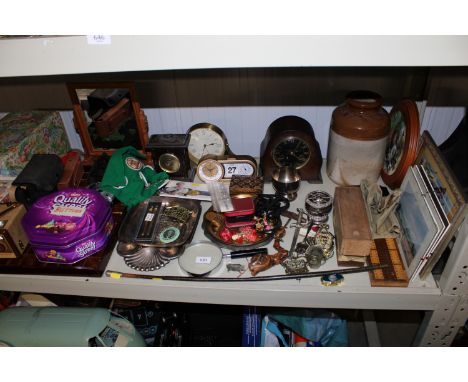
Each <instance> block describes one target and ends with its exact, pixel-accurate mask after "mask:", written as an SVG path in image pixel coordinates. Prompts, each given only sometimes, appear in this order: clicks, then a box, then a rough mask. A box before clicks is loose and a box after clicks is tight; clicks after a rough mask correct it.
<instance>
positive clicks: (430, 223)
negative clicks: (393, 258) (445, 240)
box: [396, 167, 445, 280]
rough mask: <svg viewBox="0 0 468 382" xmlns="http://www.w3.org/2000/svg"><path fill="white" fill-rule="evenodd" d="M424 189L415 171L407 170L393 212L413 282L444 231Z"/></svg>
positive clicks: (412, 169)
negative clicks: (397, 202)
mask: <svg viewBox="0 0 468 382" xmlns="http://www.w3.org/2000/svg"><path fill="white" fill-rule="evenodd" d="M423 187H424V186H423V185H422V180H421V179H420V175H419V174H418V173H417V169H416V168H414V167H410V168H409V170H408V172H407V174H406V176H405V178H404V179H403V183H402V184H401V196H400V202H399V206H398V207H397V209H396V214H397V217H398V220H399V222H400V227H401V231H402V232H401V236H400V244H401V249H402V255H403V258H404V260H405V262H406V271H407V273H408V276H409V277H410V280H414V279H415V278H416V276H417V275H418V270H420V269H421V264H423V263H424V262H425V261H427V259H428V257H429V256H431V254H432V250H433V248H434V244H435V243H436V242H437V240H439V239H440V236H441V235H442V233H443V231H444V229H445V226H444V224H443V221H442V219H441V218H440V216H438V215H437V214H436V213H435V206H433V205H430V203H431V202H432V201H431V200H430V199H429V197H428V192H427V190H425V189H424V188H423Z"/></svg>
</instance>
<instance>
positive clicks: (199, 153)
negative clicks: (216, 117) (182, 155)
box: [187, 122, 233, 165]
mask: <svg viewBox="0 0 468 382" xmlns="http://www.w3.org/2000/svg"><path fill="white" fill-rule="evenodd" d="M187 134H188V135H189V136H190V141H189V146H188V152H189V157H190V160H191V161H192V163H193V164H194V165H197V164H198V162H199V161H200V159H201V158H202V157H203V156H205V155H216V156H221V155H233V153H232V151H231V150H230V149H229V144H228V141H227V138H226V136H225V135H224V133H223V131H222V130H221V129H220V128H219V127H218V126H216V125H213V124H211V123H205V122H204V123H197V124H196V125H194V126H192V127H191V128H190V129H189V130H188V131H187Z"/></svg>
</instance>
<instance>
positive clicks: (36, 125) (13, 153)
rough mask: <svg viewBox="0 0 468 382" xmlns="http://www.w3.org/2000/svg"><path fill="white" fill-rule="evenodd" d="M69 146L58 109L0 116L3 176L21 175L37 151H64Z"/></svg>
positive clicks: (0, 150) (63, 152)
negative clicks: (0, 117) (56, 110)
mask: <svg viewBox="0 0 468 382" xmlns="http://www.w3.org/2000/svg"><path fill="white" fill-rule="evenodd" d="M69 150H70V143H69V142H68V137H67V134H66V132H65V127H64V125H63V122H62V119H61V118H60V115H59V113H58V112H55V111H53V112H51V111H30V112H17V113H9V114H8V115H6V116H5V117H3V118H2V119H0V176H17V175H18V174H19V173H20V172H21V170H22V169H23V168H24V166H26V164H27V163H28V162H29V160H30V159H31V157H32V156H33V154H57V155H63V154H65V153H66V152H68V151H69Z"/></svg>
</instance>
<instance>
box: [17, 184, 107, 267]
mask: <svg viewBox="0 0 468 382" xmlns="http://www.w3.org/2000/svg"><path fill="white" fill-rule="evenodd" d="M21 223H22V225H23V228H24V230H25V232H26V235H27V236H28V238H29V241H30V243H31V246H32V248H33V250H34V252H35V254H36V256H37V258H38V259H39V260H40V261H44V262H53V263H65V264H72V263H76V262H77V261H80V260H82V259H84V258H86V257H88V256H90V255H92V254H94V253H96V252H98V251H100V250H101V249H102V248H104V246H105V245H106V243H107V239H108V237H109V235H110V233H111V231H112V227H113V219H112V211H111V207H110V205H109V203H108V202H107V201H106V200H105V199H104V197H103V196H102V195H101V194H100V193H99V192H97V191H95V190H92V189H84V188H83V189H81V188H73V189H72V188H70V189H65V190H61V191H58V192H54V193H52V194H49V195H46V196H44V197H42V198H40V199H38V200H37V201H36V202H35V203H34V204H33V205H32V206H31V208H30V209H29V210H28V212H27V213H26V214H25V215H24V217H23V219H22V221H21Z"/></svg>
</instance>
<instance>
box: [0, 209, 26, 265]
mask: <svg viewBox="0 0 468 382" xmlns="http://www.w3.org/2000/svg"><path fill="white" fill-rule="evenodd" d="M9 208H10V209H9ZM25 213H26V209H25V208H24V206H23V205H21V204H17V205H13V206H12V207H7V206H6V205H5V204H2V205H0V214H1V217H0V259H14V258H17V257H19V256H21V255H22V254H23V252H24V251H25V249H26V247H27V245H28V243H29V240H28V237H27V236H26V233H25V232H24V230H23V227H21V218H22V217H23V215H24V214H25Z"/></svg>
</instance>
